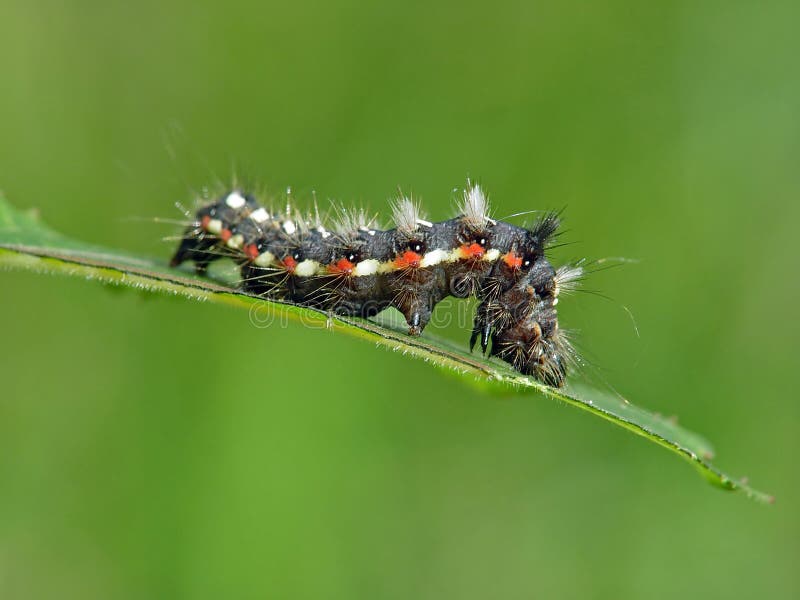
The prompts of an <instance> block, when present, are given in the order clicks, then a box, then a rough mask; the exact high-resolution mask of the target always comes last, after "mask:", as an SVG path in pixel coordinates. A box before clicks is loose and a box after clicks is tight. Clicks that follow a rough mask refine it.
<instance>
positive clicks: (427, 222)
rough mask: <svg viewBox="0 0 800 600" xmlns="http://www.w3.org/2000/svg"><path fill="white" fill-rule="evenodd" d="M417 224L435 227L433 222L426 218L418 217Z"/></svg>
mask: <svg viewBox="0 0 800 600" xmlns="http://www.w3.org/2000/svg"><path fill="white" fill-rule="evenodd" d="M417 224H418V225H422V226H423V227H428V228H430V227H433V223H431V222H430V221H426V220H425V219H417Z"/></svg>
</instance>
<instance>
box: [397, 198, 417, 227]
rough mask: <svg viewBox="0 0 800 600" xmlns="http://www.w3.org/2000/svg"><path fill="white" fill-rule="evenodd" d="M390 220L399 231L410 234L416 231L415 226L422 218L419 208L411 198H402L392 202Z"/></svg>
mask: <svg viewBox="0 0 800 600" xmlns="http://www.w3.org/2000/svg"><path fill="white" fill-rule="evenodd" d="M392 218H393V219H394V223H395V226H396V227H397V229H398V230H399V231H401V232H402V233H411V232H413V231H416V230H417V225H418V224H419V221H420V220H421V219H422V216H421V215H420V212H419V206H418V205H417V204H415V203H414V201H413V200H412V199H411V198H408V197H406V196H403V197H402V198H399V199H398V200H396V201H394V202H392Z"/></svg>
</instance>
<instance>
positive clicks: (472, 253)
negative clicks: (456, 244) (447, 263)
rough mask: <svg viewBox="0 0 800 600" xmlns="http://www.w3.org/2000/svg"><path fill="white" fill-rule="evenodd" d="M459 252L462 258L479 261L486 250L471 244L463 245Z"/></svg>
mask: <svg viewBox="0 0 800 600" xmlns="http://www.w3.org/2000/svg"><path fill="white" fill-rule="evenodd" d="M460 250H461V255H462V256H463V257H464V258H472V259H480V258H483V255H484V254H486V248H484V247H483V246H481V245H480V244H478V243H477V242H472V243H471V244H463V245H462V246H461V248H460Z"/></svg>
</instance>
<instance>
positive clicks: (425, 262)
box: [419, 249, 451, 267]
mask: <svg viewBox="0 0 800 600" xmlns="http://www.w3.org/2000/svg"><path fill="white" fill-rule="evenodd" d="M450 254H451V253H450V252H448V251H447V250H440V249H437V250H431V251H430V252H428V253H426V254H425V256H423V257H422V261H420V263H419V264H420V266H421V267H432V266H434V265H438V264H439V263H440V262H443V261H446V260H448V259H449V257H450Z"/></svg>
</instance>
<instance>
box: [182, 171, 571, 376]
mask: <svg viewBox="0 0 800 600" xmlns="http://www.w3.org/2000/svg"><path fill="white" fill-rule="evenodd" d="M393 213H394V222H395V227H394V228H393V229H388V230H380V229H377V228H374V227H373V226H372V223H371V220H370V219H368V218H367V217H366V215H365V213H364V212H363V211H360V212H346V211H343V210H342V211H339V215H338V217H339V218H338V219H337V222H336V223H334V224H333V225H331V226H330V229H328V228H326V226H325V225H324V224H323V223H322V221H321V219H319V218H318V217H317V218H308V217H302V216H300V215H299V214H293V213H291V211H290V210H289V209H287V210H286V211H285V212H284V213H282V214H278V213H276V212H273V211H268V210H266V209H265V208H263V207H261V206H260V205H259V203H258V202H256V200H255V199H254V198H253V197H252V196H250V195H247V194H244V193H242V192H240V191H233V192H230V193H228V194H226V195H225V196H223V197H222V198H220V199H219V201H217V202H215V203H213V204H210V205H207V206H205V207H203V208H201V209H200V210H199V211H198V212H197V214H196V216H195V221H194V222H193V223H192V224H191V225H190V226H189V228H188V229H187V230H186V232H185V234H184V237H183V240H182V242H181V244H180V246H179V248H178V250H177V251H176V253H175V255H174V257H173V258H172V261H171V264H172V266H177V265H180V264H181V263H183V262H184V261H187V260H191V261H193V262H194V263H195V268H196V270H197V272H198V273H204V272H205V271H206V269H207V267H208V265H209V264H210V263H211V262H212V261H214V260H216V259H217V258H221V257H224V256H228V257H230V258H232V259H233V260H235V261H236V262H237V263H238V264H239V265H240V267H241V274H242V287H243V289H244V290H245V291H247V292H250V293H253V294H256V295H259V296H264V297H269V298H278V299H283V300H287V301H290V302H293V303H296V304H300V305H304V306H311V307H315V308H319V309H323V310H327V311H331V312H333V313H336V314H342V315H353V316H361V317H369V316H372V315H375V314H377V313H378V312H380V311H382V310H384V309H385V308H388V307H390V306H392V307H395V308H396V309H398V310H399V311H400V312H401V313H402V314H403V316H404V317H405V318H406V321H407V322H408V332H409V334H410V335H419V334H420V333H421V332H422V330H423V329H424V328H425V325H427V323H428V321H429V320H430V318H431V314H432V311H433V309H434V307H435V306H436V304H437V303H438V302H439V301H440V300H442V299H443V298H445V297H447V296H454V297H457V298H465V297H468V296H476V297H477V298H478V300H479V301H480V304H479V306H478V310H477V314H476V317H475V323H474V326H473V331H472V336H471V340H470V348H473V347H474V345H475V343H476V342H477V340H478V339H480V343H481V347H482V348H483V351H484V353H485V352H486V351H487V349H488V350H489V353H490V354H491V355H492V356H497V357H499V358H501V359H502V360H504V361H506V362H508V363H511V365H513V366H514V368H515V369H517V370H518V371H520V372H521V373H523V374H526V375H532V376H533V377H535V378H536V379H537V380H539V381H541V382H543V383H545V384H547V385H551V386H555V387H561V386H562V385H563V384H564V379H565V376H566V372H567V364H568V363H569V362H571V361H572V359H573V357H574V354H573V351H572V348H571V346H570V344H569V342H568V340H567V339H566V337H565V335H564V334H563V332H562V331H561V330H560V329H559V326H558V315H557V312H556V304H557V303H558V296H559V292H560V291H561V290H563V289H565V288H568V287H571V286H572V285H574V282H575V281H576V280H577V279H578V278H580V276H581V273H582V271H581V269H580V267H579V266H577V265H568V266H566V267H562V268H560V269H558V270H557V269H555V268H553V266H552V265H551V264H550V262H549V261H548V260H547V258H546V256H545V250H546V249H547V247H548V244H549V243H550V242H551V241H552V239H553V237H554V236H555V234H556V230H557V228H558V225H559V219H558V216H557V215H556V214H555V213H549V214H546V215H544V216H543V217H541V218H540V219H539V220H538V221H537V222H536V223H535V224H534V226H533V227H532V228H531V229H525V228H522V227H517V226H515V225H512V224H510V223H506V222H503V221H496V220H493V219H492V218H490V216H489V214H488V204H487V201H486V197H485V195H484V193H483V191H482V190H481V188H480V187H479V186H477V185H473V186H469V187H468V189H467V190H465V191H464V196H463V201H462V202H461V205H460V214H459V216H457V217H455V218H453V219H449V220H447V221H442V222H439V223H431V222H429V221H426V220H424V219H423V218H422V217H421V215H420V214H419V208H418V207H417V205H416V204H415V203H414V202H413V201H411V200H410V199H408V198H401V199H399V200H398V201H397V202H395V203H394V205H393Z"/></svg>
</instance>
